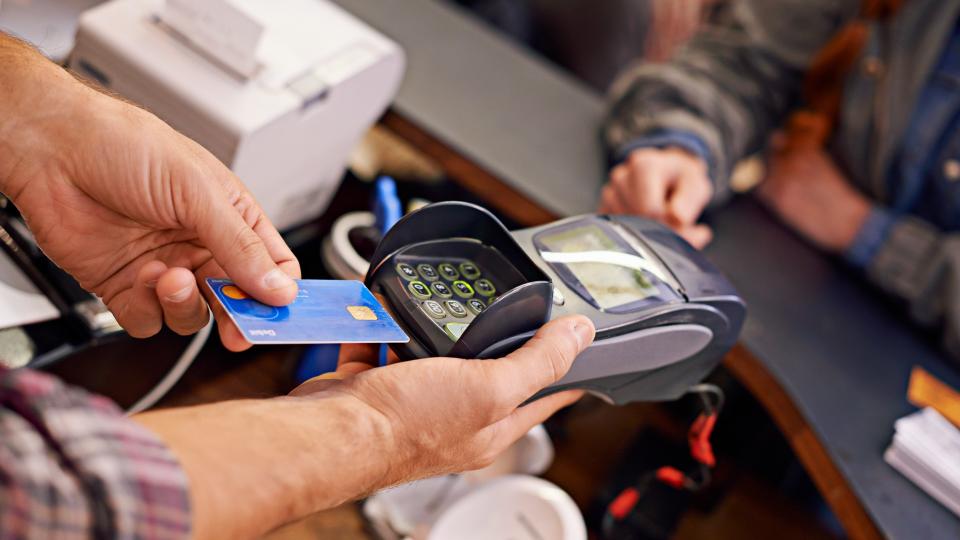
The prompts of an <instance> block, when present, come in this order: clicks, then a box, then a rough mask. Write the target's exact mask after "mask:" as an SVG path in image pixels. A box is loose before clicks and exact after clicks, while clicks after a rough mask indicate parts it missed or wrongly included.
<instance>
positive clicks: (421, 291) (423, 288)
mask: <svg viewBox="0 0 960 540" xmlns="http://www.w3.org/2000/svg"><path fill="white" fill-rule="evenodd" d="M407 289H409V290H410V292H411V293H412V294H413V295H414V296H416V297H417V298H419V299H421V300H427V299H428V298H430V297H431V296H433V294H431V293H430V287H427V285H426V283H424V282H422V281H411V282H410V284H409V285H407Z"/></svg>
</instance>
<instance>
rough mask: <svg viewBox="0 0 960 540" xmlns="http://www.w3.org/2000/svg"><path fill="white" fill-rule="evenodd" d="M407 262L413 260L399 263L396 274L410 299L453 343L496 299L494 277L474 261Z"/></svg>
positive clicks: (455, 259)
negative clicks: (404, 285) (404, 284)
mask: <svg viewBox="0 0 960 540" xmlns="http://www.w3.org/2000/svg"><path fill="white" fill-rule="evenodd" d="M404 259H410V260H405V261H404V262H400V263H398V264H397V265H396V267H395V270H396V274H397V276H399V277H400V279H401V280H403V282H404V283H406V288H405V292H406V294H407V296H408V297H409V298H410V300H412V301H413V302H416V303H417V304H418V305H419V306H420V309H421V310H422V311H423V312H424V313H425V314H426V315H428V316H429V317H430V318H431V319H432V320H433V321H434V322H435V323H436V324H437V326H439V327H440V329H441V330H443V331H444V333H445V334H446V335H447V336H448V337H450V339H451V340H453V341H456V340H457V339H459V338H460V336H461V335H462V334H463V331H464V330H465V329H466V327H467V326H469V324H470V322H471V321H472V320H473V319H474V318H475V317H476V316H478V315H480V314H481V313H483V311H484V310H486V309H487V306H489V305H490V304H491V303H493V301H494V300H495V299H496V295H497V294H498V291H499V289H498V287H497V284H496V283H495V281H494V280H495V277H494V275H493V274H491V273H490V272H486V271H484V269H482V268H481V267H480V266H478V265H477V263H475V262H474V261H472V260H467V259H458V258H456V257H450V258H446V259H442V260H437V259H436V258H430V260H417V259H420V258H419V257H404Z"/></svg>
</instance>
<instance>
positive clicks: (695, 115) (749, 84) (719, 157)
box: [603, 0, 861, 198]
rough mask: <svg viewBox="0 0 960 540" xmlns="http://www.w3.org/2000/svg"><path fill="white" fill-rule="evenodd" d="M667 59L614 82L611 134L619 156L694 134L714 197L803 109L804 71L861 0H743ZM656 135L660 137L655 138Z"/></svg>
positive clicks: (609, 141) (606, 133)
mask: <svg viewBox="0 0 960 540" xmlns="http://www.w3.org/2000/svg"><path fill="white" fill-rule="evenodd" d="M727 4H728V5H726V6H724V7H723V8H721V11H720V13H719V15H718V16H717V20H715V21H713V24H712V25H711V26H707V27H705V28H704V29H703V30H702V31H701V32H699V33H698V34H697V35H696V36H695V37H694V38H693V39H692V41H691V42H690V43H689V44H688V45H687V46H686V47H684V48H683V49H681V51H680V52H679V53H678V54H677V55H676V56H675V57H674V59H673V60H672V61H670V62H668V63H665V64H640V65H638V66H637V67H635V68H633V69H630V70H627V71H626V72H625V73H624V74H623V75H622V76H621V77H620V78H619V79H618V81H617V82H615V83H614V85H613V88H612V91H611V94H612V97H613V103H612V105H611V108H610V112H609V115H608V118H607V120H606V121H605V123H604V126H603V138H604V141H605V143H606V145H607V147H608V149H609V151H610V152H611V154H612V156H613V157H614V159H615V160H616V161H620V160H623V159H624V158H625V157H626V155H627V154H628V153H629V152H630V151H631V150H634V149H636V148H639V147H642V146H657V147H662V146H664V145H665V144H667V143H669V142H670V139H671V138H678V139H679V140H680V142H681V143H680V144H679V145H680V146H681V147H683V148H686V149H688V150H689V145H688V144H682V141H683V140H689V138H691V137H692V138H695V139H698V140H699V141H700V144H702V145H703V146H705V147H706V148H707V149H708V151H709V159H708V160H707V161H708V162H709V164H710V176H711V178H712V180H713V182H714V184H715V186H716V189H715V195H714V197H715V198H716V197H722V196H723V195H724V194H725V192H726V190H727V180H726V179H727V177H728V174H729V169H730V168H731V167H732V166H733V164H734V163H735V162H736V161H737V160H739V159H740V158H742V157H744V156H746V155H748V154H750V153H753V152H755V151H757V150H759V149H760V148H761V147H762V145H763V144H764V143H765V142H766V138H767V136H768V135H769V134H770V132H771V131H772V130H773V129H776V128H777V127H778V126H780V125H781V124H782V122H783V120H784V119H785V116H786V114H787V113H788V112H789V111H790V109H791V108H792V107H793V106H795V104H796V98H797V96H798V93H799V88H800V84H801V80H802V77H803V73H804V72H805V70H806V69H807V67H808V66H809V64H810V62H811V61H812V59H813V57H814V55H815V54H816V53H817V52H818V51H819V50H820V49H821V48H822V47H823V46H824V45H825V44H826V43H827V42H828V41H829V39H830V38H831V37H832V36H833V35H834V34H835V33H836V32H837V30H839V29H840V28H841V27H842V26H843V25H844V23H846V22H848V21H850V20H851V19H852V18H853V17H855V15H856V13H857V10H858V9H859V7H860V4H861V2H860V1H859V0H842V1H839V2H838V1H836V0H784V1H779V2H770V1H769V0H734V1H731V2H728V3H727ZM651 137H653V138H652V139H651Z"/></svg>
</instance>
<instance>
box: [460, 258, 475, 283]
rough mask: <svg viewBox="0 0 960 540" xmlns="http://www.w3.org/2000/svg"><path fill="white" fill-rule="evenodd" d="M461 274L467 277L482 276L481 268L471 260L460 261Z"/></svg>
mask: <svg viewBox="0 0 960 540" xmlns="http://www.w3.org/2000/svg"><path fill="white" fill-rule="evenodd" d="M460 275H462V276H463V277H464V278H466V279H477V278H478V277H480V269H479V268H477V265H475V264H473V263H472V262H470V261H467V262H464V263H460Z"/></svg>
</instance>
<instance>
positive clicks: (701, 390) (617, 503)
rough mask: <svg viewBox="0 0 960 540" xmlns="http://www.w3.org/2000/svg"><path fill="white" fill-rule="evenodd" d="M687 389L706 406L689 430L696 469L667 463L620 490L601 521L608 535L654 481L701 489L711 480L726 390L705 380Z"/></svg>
mask: <svg viewBox="0 0 960 540" xmlns="http://www.w3.org/2000/svg"><path fill="white" fill-rule="evenodd" d="M686 393H687V394H696V395H697V396H698V397H699V398H700V401H701V404H702V407H703V408H702V411H701V412H700V414H699V415H698V416H697V418H696V420H694V421H693V424H692V425H691V426H690V429H689V431H688V432H687V444H688V445H689V447H690V457H692V458H693V460H694V462H696V464H697V471H696V472H695V473H693V474H690V473H686V472H684V471H682V470H681V469H679V468H677V467H673V466H669V465H667V466H663V467H660V468H658V469H656V470H655V471H654V472H653V473H648V474H645V475H643V476H642V477H641V478H640V480H639V481H638V482H637V483H636V484H634V485H632V486H629V487H627V488H626V489H624V490H623V491H621V492H620V494H619V495H617V496H616V497H615V498H614V499H613V501H612V502H611V503H610V504H609V505H608V506H607V511H606V514H605V515H604V517H603V524H602V527H603V532H604V536H605V537H611V535H612V532H613V531H614V529H615V528H616V526H617V524H618V523H620V522H622V521H624V520H625V519H627V518H628V517H629V516H630V515H631V514H632V513H633V511H634V509H635V508H636V507H637V503H639V502H640V499H641V497H642V496H643V494H644V493H645V492H646V491H647V490H648V489H649V487H650V482H651V481H656V482H659V483H661V484H664V485H667V486H670V487H672V488H674V489H677V490H684V491H688V492H697V491H700V490H701V489H703V488H704V487H705V486H706V485H707V484H709V483H710V471H711V470H712V469H713V467H714V466H716V456H715V455H714V453H713V446H712V445H711V443H710V436H711V435H712V434H713V430H714V428H715V427H716V424H717V417H718V415H719V414H720V410H721V409H722V408H723V402H724V396H723V390H721V389H720V387H718V386H717V385H714V384H706V383H704V384H697V385H694V386H691V387H690V388H689V389H688V390H687V392H686Z"/></svg>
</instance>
